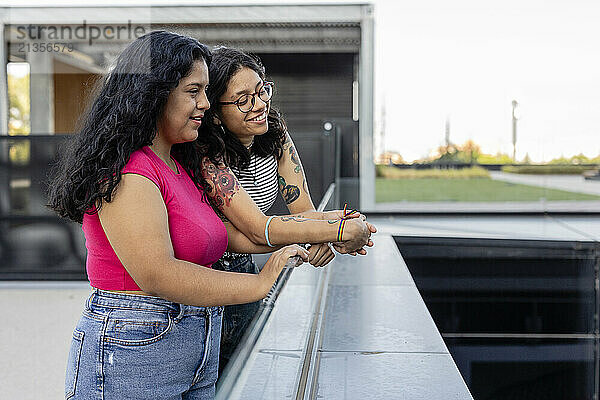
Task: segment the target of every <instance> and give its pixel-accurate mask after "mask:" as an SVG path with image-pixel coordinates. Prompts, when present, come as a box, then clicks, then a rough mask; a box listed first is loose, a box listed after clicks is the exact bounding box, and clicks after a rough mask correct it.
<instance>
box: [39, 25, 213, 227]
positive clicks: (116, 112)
mask: <svg viewBox="0 0 600 400" xmlns="http://www.w3.org/2000/svg"><path fill="white" fill-rule="evenodd" d="M199 60H204V61H205V62H206V64H207V66H208V65H210V62H211V53H210V50H209V49H208V47H207V46H205V45H204V44H202V43H200V42H198V41H197V40H196V39H193V38H190V37H187V36H182V35H179V34H176V33H172V32H165V31H153V32H150V33H148V34H146V35H144V36H141V37H140V38H138V39H136V40H135V41H134V42H132V43H131V44H130V45H129V46H127V48H126V49H125V50H123V52H122V53H121V55H120V56H119V57H118V58H117V60H116V62H115V64H114V67H113V68H112V69H111V70H110V72H109V73H108V74H107V75H106V76H105V77H104V79H102V80H101V81H100V83H99V86H98V88H97V89H96V93H97V95H96V97H95V99H94V100H93V102H92V103H91V105H90V106H89V109H88V111H87V112H86V114H85V117H84V119H83V120H82V123H81V128H80V130H79V131H78V132H77V133H76V134H75V135H73V137H72V138H71V139H70V140H69V141H68V143H67V145H66V147H65V148H64V149H63V151H62V154H61V155H60V159H59V161H58V163H57V164H56V165H55V166H54V169H53V172H52V174H51V179H50V185H49V193H48V207H50V208H51V209H53V210H54V211H56V212H57V213H58V214H59V215H60V216H61V217H65V218H69V219H71V220H73V221H76V222H79V223H82V221H83V215H84V213H95V212H98V211H99V210H100V207H101V206H102V202H104V201H106V202H110V201H111V200H112V198H113V195H114V191H115V189H116V188H117V186H118V184H119V182H120V181H121V170H122V169H123V167H125V165H126V164H127V162H128V161H129V158H130V156H131V154H132V153H133V152H134V151H136V150H138V149H140V148H142V147H143V146H149V145H151V144H152V141H153V139H154V137H155V136H156V133H157V126H158V121H159V120H160V118H161V117H162V114H163V110H164V108H165V105H166V103H167V98H168V97H169V93H170V92H171V91H172V90H173V89H174V88H176V87H177V85H178V84H179V81H180V80H181V79H182V78H184V77H186V76H188V75H189V74H190V73H191V71H192V67H193V64H194V62H195V61H199ZM171 154H172V156H173V157H174V158H175V159H176V160H177V161H178V162H179V163H180V164H181V165H182V166H183V167H184V168H185V169H186V171H187V172H188V174H189V175H190V177H191V178H192V180H193V181H194V183H195V184H196V186H197V187H198V188H204V189H207V188H208V184H207V182H206V181H204V180H203V179H202V178H201V177H202V174H201V172H200V160H201V154H200V149H199V147H198V144H197V143H196V142H188V143H180V144H176V145H174V146H173V147H172V151H171ZM211 158H214V156H213V157H211Z"/></svg>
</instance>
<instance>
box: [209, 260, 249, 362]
mask: <svg viewBox="0 0 600 400" xmlns="http://www.w3.org/2000/svg"><path fill="white" fill-rule="evenodd" d="M212 267H213V268H214V269H219V270H221V271H228V272H245V273H249V274H258V272H259V271H258V268H257V267H256V264H255V263H254V261H253V260H252V256H249V255H248V256H246V257H240V258H236V259H233V260H232V261H224V260H223V259H221V260H219V261H217V262H216V263H214V264H213V266H212ZM259 306H260V301H256V302H254V303H247V304H235V305H231V306H225V311H224V312H223V331H222V334H221V355H220V357H219V372H222V371H223V369H224V368H225V366H226V365H227V363H228V362H229V359H230V358H231V356H232V355H233V353H234V351H235V349H236V347H237V346H238V344H239V343H240V340H241V339H242V336H244V333H245V332H246V329H247V328H248V325H250V322H251V321H252V318H254V315H255V314H256V312H257V311H258V308H259Z"/></svg>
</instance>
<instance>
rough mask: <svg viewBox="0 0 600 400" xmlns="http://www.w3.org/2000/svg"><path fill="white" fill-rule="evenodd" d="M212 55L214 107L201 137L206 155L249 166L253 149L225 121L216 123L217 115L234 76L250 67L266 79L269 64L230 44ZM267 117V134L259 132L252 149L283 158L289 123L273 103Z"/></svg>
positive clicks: (210, 90) (210, 93) (209, 92)
mask: <svg viewBox="0 0 600 400" xmlns="http://www.w3.org/2000/svg"><path fill="white" fill-rule="evenodd" d="M212 57H213V58H212V62H211V64H210V66H209V69H208V71H209V82H210V86H209V87H208V90H207V93H206V95H207V97H208V101H210V104H211V105H212V107H211V108H210V109H209V110H207V111H206V113H205V118H203V120H202V126H201V127H200V135H199V136H198V140H197V141H198V142H199V143H200V144H201V147H202V149H203V152H204V155H208V156H209V157H210V158H211V159H212V158H214V157H215V155H217V157H219V156H221V157H222V159H224V160H225V162H226V163H227V165H229V166H233V167H236V168H240V169H243V168H247V167H248V166H249V165H250V151H248V149H246V147H245V146H244V145H243V144H242V143H241V142H240V140H239V139H238V138H237V137H236V136H235V135H234V134H233V133H231V132H230V131H229V130H228V129H227V127H225V126H223V128H221V126H222V125H217V124H215V122H214V117H215V116H218V114H219V106H218V102H219V99H220V98H221V96H223V94H224V93H225V92H226V91H227V85H229V81H230V80H231V78H232V77H233V76H234V75H235V74H236V73H237V72H238V71H239V70H240V69H242V68H250V69H251V70H253V71H255V72H256V73H257V74H258V75H259V76H260V78H261V79H262V80H263V81H264V80H265V67H264V66H263V64H262V62H261V61H260V59H259V58H258V57H257V56H256V55H254V54H251V53H245V52H244V51H242V50H238V49H233V48H229V47H217V48H215V49H213V51H212ZM267 121H268V125H269V128H268V131H267V132H266V133H265V134H264V135H257V136H255V138H254V144H253V145H252V148H251V151H252V152H253V153H254V154H256V155H258V156H261V157H266V156H269V155H274V156H276V157H277V158H278V159H279V158H281V156H282V155H283V143H284V142H285V135H286V133H287V127H286V125H285V122H284V120H283V117H282V116H281V114H280V113H279V111H278V110H276V109H275V108H273V106H271V107H270V108H269V114H268V115H267Z"/></svg>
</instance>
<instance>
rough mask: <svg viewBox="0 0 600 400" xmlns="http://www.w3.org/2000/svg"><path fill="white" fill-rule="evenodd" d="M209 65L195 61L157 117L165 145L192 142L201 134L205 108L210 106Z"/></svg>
mask: <svg viewBox="0 0 600 400" xmlns="http://www.w3.org/2000/svg"><path fill="white" fill-rule="evenodd" d="M207 86H208V68H207V67H206V63H205V62H204V60H198V61H195V62H194V65H193V67H192V71H191V73H190V74H189V75H188V76H186V77H184V78H182V79H181V80H180V81H179V85H177V87H176V88H175V89H173V90H172V91H171V93H169V98H168V99H167V104H166V105H165V109H164V111H163V114H162V118H161V119H160V120H159V121H158V134H157V135H156V138H155V142H156V141H157V140H158V141H160V142H162V144H163V145H168V146H170V145H173V144H176V143H184V142H191V141H193V140H196V138H197V137H198V128H199V127H200V125H201V123H202V117H203V116H204V112H205V111H206V110H207V109H208V108H209V107H210V103H209V102H208V99H207V98H206V88H207Z"/></svg>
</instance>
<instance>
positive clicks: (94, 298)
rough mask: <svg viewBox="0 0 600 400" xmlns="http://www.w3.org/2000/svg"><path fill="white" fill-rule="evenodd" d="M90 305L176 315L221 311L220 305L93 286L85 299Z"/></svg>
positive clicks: (88, 305)
mask: <svg viewBox="0 0 600 400" xmlns="http://www.w3.org/2000/svg"><path fill="white" fill-rule="evenodd" d="M91 305H94V306H98V307H105V308H118V309H123V308H129V309H132V310H144V311H162V312H172V313H175V314H177V316H178V317H183V316H186V315H217V314H221V313H222V312H223V307H222V306H214V307H199V306H189V305H185V304H179V303H174V302H172V301H169V300H165V299H162V298H160V297H154V296H145V295H139V294H130V293H115V292H110V291H107V290H102V289H98V288H93V290H92V293H91V294H90V296H89V298H88V300H87V308H90V306H91Z"/></svg>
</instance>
